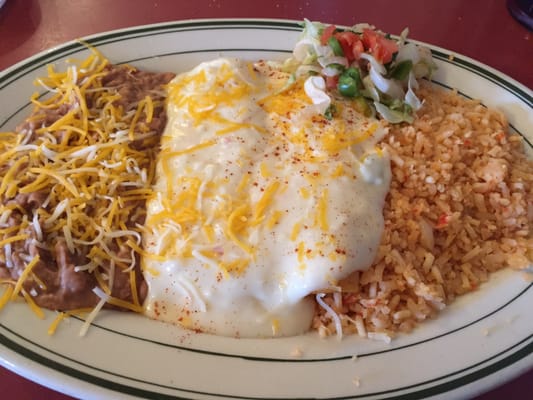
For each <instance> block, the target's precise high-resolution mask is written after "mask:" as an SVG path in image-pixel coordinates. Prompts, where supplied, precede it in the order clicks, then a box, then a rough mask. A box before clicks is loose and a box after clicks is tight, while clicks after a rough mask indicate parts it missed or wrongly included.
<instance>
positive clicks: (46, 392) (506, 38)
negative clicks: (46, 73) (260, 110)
mask: <svg viewBox="0 0 533 400" xmlns="http://www.w3.org/2000/svg"><path fill="white" fill-rule="evenodd" d="M0 3H2V1H0ZM191 18H288V19H296V20H302V19H303V18H308V19H311V20H317V21H322V22H330V23H335V24H338V25H353V24H355V23H357V22H369V23H372V24H374V25H376V26H377V27H379V28H380V29H382V30H384V31H386V32H390V33H394V34H399V33H400V32H401V31H402V30H403V28H404V27H409V29H410V35H409V36H410V38H412V39H417V40H421V41H424V42H427V43H431V44H434V45H437V46H441V47H444V48H446V49H449V50H452V51H454V52H456V53H458V54H463V55H466V56H469V57H472V58H474V59H476V60H478V61H481V62H483V63H485V64H487V65H489V66H491V67H493V68H495V69H497V70H499V71H501V72H503V73H505V74H507V75H509V76H510V77H511V78H513V79H515V80H517V81H518V82H520V83H522V84H524V85H526V86H527V87H529V88H533V33H532V32H530V31H528V30H527V28H525V27H524V26H522V25H520V24H519V23H518V22H517V21H515V20H514V19H513V18H512V17H511V16H510V15H509V13H508V11H507V8H506V2H505V0H469V1H464V0H447V1H436V0H433V1H431V0H430V1H428V0H397V1H390V0H372V1H363V0H328V1H325V0H298V1H296V0H295V1H289V0H286V1H283V0H263V1H242V0H241V1H239V0H181V1H172V0H74V1H66V0H6V3H5V4H4V6H3V7H2V8H1V9H0V70H3V69H5V68H7V67H9V66H11V65H13V64H15V63H16V62H18V61H21V60H23V59H25V58H26V57H29V56H31V55H33V54H35V53H37V52H40V51H42V50H45V49H47V48H49V47H51V46H55V45H58V44H60V43H63V42H65V41H68V40H72V39H76V38H79V37H82V36H85V35H90V34H94V33H99V32H103V31H108V30H112V29H118V28H125V27H130V26H135V25H142V24H149V23H155V22H164V21H175V20H183V19H191ZM0 318H1V315H0ZM0 389H1V395H0V396H1V397H2V398H5V399H18V400H25V399H49V400H66V399H70V397H68V396H66V395H63V394H60V393H58V392H54V391H52V390H50V389H47V388H44V387H42V386H40V385H38V384H35V383H33V382H31V381H28V380H26V379H24V378H21V377H19V376H17V375H15V374H13V373H11V372H9V371H8V370H6V369H4V368H1V367H0ZM504 398H508V399H518V398H520V399H526V398H527V399H529V398H533V370H531V371H529V372H528V373H526V374H524V375H522V376H520V377H518V378H516V379H515V380H513V381H512V382H509V383H507V384H505V385H504V386H501V387H499V388H496V389H494V390H492V391H490V392H488V393H485V394H483V395H481V396H479V397H478V398H477V399H476V400H496V399H504Z"/></svg>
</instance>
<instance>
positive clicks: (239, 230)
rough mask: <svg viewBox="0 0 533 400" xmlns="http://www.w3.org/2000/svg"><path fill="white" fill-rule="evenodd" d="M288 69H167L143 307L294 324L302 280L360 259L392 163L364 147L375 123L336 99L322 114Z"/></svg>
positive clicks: (240, 331)
mask: <svg viewBox="0 0 533 400" xmlns="http://www.w3.org/2000/svg"><path fill="white" fill-rule="evenodd" d="M288 82H289V76H288V75H287V74H285V73H283V72H280V70H279V66H277V65H275V64H269V63H257V64H253V65H252V64H250V63H247V62H244V61H239V60H234V59H226V58H221V59H217V60H214V61H211V62H207V63H203V64H200V65H199V66H197V67H196V68H194V69H193V70H192V71H190V72H187V73H184V74H181V75H179V76H177V77H176V78H175V79H174V80H173V81H172V83H171V85H170V87H169V100H168V106H167V113H168V123H167V127H166V130H165V132H164V135H163V138H162V150H161V154H160V156H159V160H158V164H157V171H156V174H157V180H156V184H155V187H154V190H155V192H156V193H157V196H155V197H154V198H153V199H151V200H150V201H149V202H148V216H147V220H146V223H145V227H146V230H147V234H145V236H144V238H143V245H144V248H145V250H146V252H147V253H148V255H146V256H144V257H143V260H142V263H143V268H144V276H145V278H146V281H147V283H148V287H149V289H148V296H147V299H146V301H145V305H144V308H145V314H146V315H148V316H150V317H151V318H154V319H158V320H162V321H167V322H171V323H175V324H180V325H183V326H185V327H187V328H190V329H194V330H198V331H202V332H207V333H212V334H217V335H225V336H236V337H272V336H288V335H297V334H301V333H303V332H305V331H307V330H308V329H309V328H310V325H311V322H312V319H313V315H314V313H315V306H316V305H315V301H314V299H313V297H312V295H311V294H313V293H318V292H321V291H325V290H336V285H337V283H338V281H339V280H340V279H342V278H344V277H346V276H347V275H349V274H350V273H351V272H353V271H356V270H364V269H367V268H368V267H369V266H370V265H371V264H372V261H373V259H374V257H375V254H376V250H377V248H378V246H379V243H380V239H381V234H382V231H383V224H384V222H383V216H382V209H383V204H384V200H385V196H386V194H387V192H388V189H389V185H390V175H391V173H390V165H389V158H388V156H387V154H386V153H384V152H382V151H381V150H380V149H379V148H378V147H376V144H377V142H378V141H379V140H380V139H381V138H382V137H383V135H384V134H385V129H384V128H383V127H382V126H381V125H380V123H379V122H378V121H377V120H375V119H372V118H366V117H363V116H361V115H360V114H358V113H357V112H355V111H354V110H353V109H352V108H351V107H350V106H349V102H347V101H340V100H339V102H338V105H339V107H338V110H337V114H336V115H335V117H334V118H333V119H332V120H327V119H326V118H324V117H323V115H322V113H321V111H322V110H321V107H322V106H323V105H321V104H313V101H312V100H313V99H311V98H310V97H309V96H308V94H306V91H305V88H304V86H305V84H304V83H303V82H299V81H297V82H296V83H295V84H293V85H292V86H290V85H288ZM315 86H316V85H315ZM319 98H322V97H320V96H319ZM322 108H323V107H322Z"/></svg>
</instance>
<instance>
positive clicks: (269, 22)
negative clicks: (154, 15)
mask: <svg viewBox="0 0 533 400" xmlns="http://www.w3.org/2000/svg"><path fill="white" fill-rule="evenodd" d="M232 24H236V25H239V26H242V27H248V28H252V29H257V28H258V26H264V27H265V29H269V28H273V27H281V26H283V27H286V28H288V29H285V30H292V31H298V30H299V29H300V28H301V24H302V21H298V20H292V19H273V18H272V19H270V18H216V19H209V18H206V19H189V20H177V21H168V22H160V23H154V24H144V25H137V26H131V27H126V28H120V29H114V30H108V31H104V32H100V33H96V34H91V35H87V36H84V37H82V38H80V39H75V40H70V41H67V42H64V43H61V44H59V45H56V46H53V47H51V48H49V49H46V50H43V51H41V52H39V53H37V54H34V55H32V56H30V57H28V58H25V59H23V60H21V61H19V62H17V63H15V64H13V65H11V66H10V67H8V68H6V69H4V70H3V71H0V91H1V90H2V89H3V88H4V87H5V86H7V85H9V84H10V83H11V82H13V81H16V80H17V79H19V77H18V74H19V73H21V72H26V73H29V72H31V71H30V70H27V69H28V67H30V66H31V65H33V64H34V63H36V62H37V63H39V62H40V65H39V66H42V65H46V64H48V63H51V62H55V61H57V60H58V59H61V58H64V57H65V56H67V55H68V54H67V55H66V54H64V53H65V52H67V51H70V50H73V51H74V50H79V49H81V48H84V47H85V46H84V45H83V44H81V43H80V40H82V41H85V42H87V43H89V44H94V45H96V46H98V45H102V44H106V43H109V42H106V39H111V38H114V37H117V38H120V37H122V38H123V39H126V38H135V37H129V36H130V35H132V34H134V33H136V32H148V31H157V30H161V31H162V32H161V33H167V34H168V33H170V32H171V31H170V30H169V28H171V27H173V26H175V27H177V28H185V27H187V26H196V27H199V26H210V25H215V26H225V27H232V26H231V25H232ZM289 28H290V29H289ZM204 29H205V28H204ZM177 30H182V29H177ZM200 30H202V29H200ZM409 41H411V42H414V43H417V44H423V45H424V46H427V47H429V48H430V49H431V50H432V52H433V53H435V52H438V53H439V54H440V55H441V56H442V57H443V58H439V59H441V60H443V61H445V60H444V58H445V57H450V56H451V57H453V61H454V62H458V61H459V62H464V63H465V65H466V66H469V67H471V68H474V69H476V70H481V71H482V72H487V73H489V76H490V77H492V78H494V79H495V80H496V81H498V82H500V83H501V84H505V85H504V88H505V89H507V90H509V86H511V87H512V90H509V91H510V92H511V93H512V94H513V95H516V93H517V92H518V93H521V95H522V96H523V98H522V100H523V101H524V102H525V104H526V105H528V106H529V108H533V91H532V90H531V89H529V88H528V87H527V86H525V85H524V84H522V83H521V82H518V81H517V80H515V79H514V78H512V77H510V76H508V75H507V74H505V73H502V72H500V71H498V70H496V69H495V68H493V67H491V66H489V65H486V64H484V63H481V62H479V61H477V60H475V59H472V58H470V57H468V56H465V55H462V54H459V53H456V52H454V51H451V50H447V49H445V48H442V47H439V46H435V45H431V44H428V43H425V42H422V41H418V40H411V39H410V40H409ZM50 57H55V58H53V59H51V58H50ZM35 68H38V67H35ZM465 69H467V68H465ZM470 72H472V71H470ZM482 76H483V77H484V78H486V79H488V80H491V79H489V77H487V74H482ZM12 77H13V81H11V80H10V78H12ZM6 81H8V82H7V83H5V82H6ZM491 81H492V80H491ZM493 82H494V81H493ZM4 83H5V84H4ZM3 124H5V121H4V122H3V123H2V125H3ZM0 337H4V336H3V335H2V334H0ZM532 337H533V335H530V336H529V337H528V338H526V339H524V341H526V340H530V339H531V338H532ZM4 338H5V337H4ZM8 340H9V339H8ZM524 348H525V349H527V350H525V355H524V356H523V357H521V359H527V358H531V361H533V342H531V343H529V344H527V345H526V346H525V347H524ZM35 354H37V355H39V354H38V353H35ZM513 354H514V353H512V354H511V355H510V356H509V357H511V356H513ZM17 356H20V357H22V358H24V356H21V355H20V353H18V352H17ZM509 357H506V358H505V359H507V358H509ZM511 358H512V357H511ZM24 359H25V358H24ZM26 360H27V359H26ZM4 361H5V360H4V359H3V357H0V362H2V365H3V366H4V367H6V368H7V369H11V368H10V365H9V363H7V364H6V363H4ZM30 361H32V362H34V360H33V359H30ZM51 361H52V362H53V360H51ZM501 361H503V360H501ZM499 362H500V361H499ZM499 362H498V363H499ZM37 365H38V366H39V367H41V368H44V369H45V370H47V371H49V370H50V369H51V367H48V366H44V365H42V364H40V363H39V364H37ZM510 365H513V363H512V362H511V363H509V364H507V365H505V366H503V368H507V367H508V366H510ZM531 365H533V363H530V365H529V367H525V368H523V369H521V370H519V371H516V373H515V374H513V376H517V375H519V374H520V373H521V372H523V371H524V370H525V369H527V368H530V367H531ZM63 367H65V366H63ZM67 368H68V367H67ZM12 370H13V371H14V372H16V373H19V374H21V375H23V376H26V377H28V376H29V379H32V377H31V376H30V374H28V375H25V374H23V373H21V372H20V371H18V370H16V366H15V368H13V369H12ZM52 370H53V371H54V372H56V373H59V374H61V375H62V376H65V375H63V373H62V372H59V371H58V370H57V369H52ZM78 372H79V371H78ZM81 373H82V374H83V372H81ZM489 375H490V374H489ZM66 376H67V377H68V378H69V379H73V380H74V381H76V382H77V383H78V384H79V382H82V383H87V382H88V381H85V380H82V379H79V378H76V377H73V376H72V375H66ZM93 378H97V379H102V378H98V377H93ZM32 380H35V381H36V382H38V383H40V384H45V385H46V386H48V387H51V388H55V389H56V390H60V389H63V387H64V384H65V382H64V381H61V382H60V384H56V385H55V386H54V385H49V384H48V382H47V383H42V381H41V380H39V379H32ZM103 380H104V381H105V379H103ZM76 382H73V384H74V383H76ZM471 382H476V380H474V381H471ZM90 385H91V386H92V385H93V384H90ZM494 385H497V383H495V384H494ZM127 387H128V388H131V387H130V386H127ZM458 387H464V386H462V385H460V386H458ZM73 388H74V386H73ZM98 388H99V389H102V388H104V389H105V390H108V389H106V388H105V387H98ZM484 388H488V386H485V387H484ZM134 389H136V390H139V389H138V388H134ZM140 390H142V389H140ZM454 390H455V389H454ZM71 393H73V394H74V395H77V394H80V392H78V391H76V390H75V388H74V390H73V391H72V392H71ZM111 393H114V394H116V393H117V392H116V391H115V390H112V391H111V392H110V394H111ZM120 393H125V392H120ZM414 393H416V392H410V393H408V395H412V394H414ZM445 393H449V392H445ZM83 394H87V392H83ZM149 394H157V395H158V396H164V395H162V394H161V393H149ZM207 395H211V396H213V394H210V393H207ZM215 396H216V395H215ZM222 397H224V398H227V397H230V398H240V397H239V396H237V397H235V396H226V395H223V396H222ZM164 398H166V397H164ZM168 398H173V399H175V398H179V397H176V396H170V397H168ZM395 398H398V397H395Z"/></svg>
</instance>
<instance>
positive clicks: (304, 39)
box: [284, 19, 436, 123]
mask: <svg viewBox="0 0 533 400" xmlns="http://www.w3.org/2000/svg"><path fill="white" fill-rule="evenodd" d="M408 33H409V30H408V29H404V30H403V31H402V33H401V34H400V36H399V37H398V38H396V39H394V38H392V37H390V36H389V35H385V34H383V33H382V32H380V31H378V30H376V29H375V28H374V27H373V26H371V25H368V24H357V25H354V26H353V27H352V28H349V29H341V28H337V27H335V26H326V25H323V24H321V23H319V22H311V21H309V20H307V19H306V20H304V24H303V32H302V35H301V38H300V40H299V41H298V42H297V43H296V45H295V47H294V50H293V56H292V58H290V59H289V60H288V61H286V62H285V64H284V68H285V69H287V70H288V71H290V72H293V73H294V74H295V76H297V77H300V76H308V79H311V78H313V81H312V82H313V84H311V81H310V83H309V85H311V86H313V89H314V90H313V94H314V96H315V97H316V96H317V95H319V97H320V100H319V101H318V102H317V99H314V101H313V102H314V104H317V103H320V105H321V107H319V109H320V110H323V111H324V113H327V115H325V116H326V118H328V119H330V118H333V116H334V113H332V112H331V111H332V110H333V109H334V108H333V107H332V106H334V100H335V98H343V97H344V98H351V99H357V101H358V104H359V106H360V105H361V102H363V103H365V107H363V109H365V110H366V109H370V110H371V111H370V114H375V113H377V114H378V115H379V116H380V117H381V118H384V119H385V120H387V121H389V122H391V123H400V122H412V121H413V118H414V113H415V112H416V111H417V110H419V109H420V107H422V104H423V102H422V101H421V100H420V99H419V98H418V97H417V96H416V93H415V90H416V89H417V88H418V82H417V79H421V78H430V77H431V75H432V73H433V72H434V71H435V70H436V64H435V62H434V61H433V58H432V56H431V51H430V50H429V49H428V48H425V47H423V46H419V45H417V44H414V43H411V42H407V35H408ZM317 76H319V77H322V78H323V79H324V81H320V85H319V86H320V89H319V91H320V93H317V89H318V88H317V87H316V83H317V82H318V80H317V79H316V78H317ZM322 82H325V88H324V89H322ZM308 87H310V86H308ZM325 96H326V97H329V98H331V101H330V102H328V101H327V99H326V97H325ZM326 105H327V107H326Z"/></svg>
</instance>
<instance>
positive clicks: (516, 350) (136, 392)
mask: <svg viewBox="0 0 533 400" xmlns="http://www.w3.org/2000/svg"><path fill="white" fill-rule="evenodd" d="M0 326H1V327H3V326H2V325H1V324H0ZM3 328H4V329H5V330H7V331H9V333H10V334H11V335H14V336H18V337H20V336H19V335H18V334H16V333H15V332H13V331H11V330H10V329H8V328H5V327H3ZM21 338H22V337H21ZM23 339H24V338H23ZM24 340H26V342H27V343H30V344H32V345H34V346H36V347H38V348H40V349H42V350H44V351H47V352H49V353H51V354H54V355H56V356H60V357H63V358H65V359H68V360H70V361H74V362H77V363H78V364H80V365H83V366H84V367H87V368H91V369H93V370H95V371H97V372H101V373H103V374H107V375H111V376H114V377H117V378H123V379H128V380H130V381H132V382H136V383H139V384H142V385H151V386H155V387H159V388H161V389H162V390H174V391H180V392H184V393H190V394H197V395H206V396H213V397H219V398H232V399H257V400H267V399H268V400H270V399H274V398H270V397H262V396H250V395H244V394H243V395H232V394H221V393H211V392H206V391H198V390H191V389H185V388H179V387H172V386H169V385H161V384H155V383H153V382H148V381H144V380H141V379H136V378H131V377H127V376H124V375H121V374H116V373H112V372H109V371H106V370H103V369H100V368H94V367H91V366H89V365H87V364H83V363H81V362H78V361H76V360H73V359H69V358H67V357H65V356H63V355H61V354H58V353H56V352H53V351H51V350H48V349H46V348H45V347H43V346H41V345H39V344H36V343H34V342H32V341H30V340H27V339H24ZM0 342H1V343H3V344H4V345H5V346H6V347H8V348H10V349H11V350H13V351H15V352H16V353H18V354H20V355H22V356H24V357H26V358H28V359H30V360H33V361H35V362H37V363H39V364H40V365H43V366H46V367H48V368H51V369H53V370H55V371H57V372H60V373H62V374H65V375H68V376H70V377H72V378H75V379H79V380H82V381H84V382H87V383H90V384H93V385H96V386H98V387H102V388H106V389H109V390H112V391H115V392H120V393H124V394H128V395H133V396H141V397H147V398H158V399H181V398H182V397H179V396H178V395H168V394H166V393H161V392H155V391H152V390H147V389H142V388H140V387H136V386H131V385H127V384H122V383H118V382H115V381H110V380H108V379H105V378H103V377H100V376H95V375H92V374H90V373H86V372H82V371H80V370H77V369H75V368H71V367H68V366H66V365H64V364H61V363H59V362H57V361H55V360H52V359H50V358H47V357H46V356H44V355H43V354H40V353H36V352H34V351H32V350H29V349H27V348H26V347H24V346H23V345H21V344H20V343H17V342H15V341H12V340H11V339H9V338H7V337H6V336H5V335H3V334H0ZM508 353H509V354H508ZM531 354H533V334H530V335H529V336H527V337H525V338H523V339H522V340H520V341H519V342H518V343H515V344H513V345H511V346H509V347H507V348H506V349H504V350H502V351H500V352H498V353H497V354H494V355H492V356H490V357H488V358H486V359H484V360H482V361H479V362H477V363H475V364H472V365H470V366H468V367H465V368H462V369H460V370H458V371H455V372H452V373H448V374H445V375H442V376H439V377H436V378H432V379H428V380H426V381H422V382H419V383H416V384H412V385H407V386H405V387H399V388H395V389H388V390H382V391H379V392H372V393H366V394H360V395H357V394H355V395H346V396H333V397H329V398H330V399H335V400H344V399H364V398H368V397H373V396H378V395H379V396H387V397H381V399H383V400H386V399H390V400H392V399H395V400H415V399H422V398H425V397H428V396H435V395H438V394H442V393H446V392H449V391H451V390H454V389H457V388H460V387H462V386H465V385H467V384H469V383H473V382H475V381H477V380H479V379H482V378H485V377H487V376H489V375H491V374H493V373H496V372H498V371H500V370H502V369H503V368H506V367H508V366H510V365H512V364H515V363H516V362H518V361H520V360H522V359H524V358H525V357H528V356H530V355H531ZM501 357H503V358H501ZM489 362H490V363H489ZM487 363H489V364H488V365H484V364H487ZM477 368H479V369H477ZM469 371H471V372H469ZM448 378H453V379H451V380H449V381H447V380H446V379H448ZM443 380H444V382H441V381H443ZM432 384H434V385H433V386H430V387H425V388H420V387H421V386H427V385H432ZM410 389H416V390H413V391H411V392H408V393H398V392H404V391H406V390H410ZM395 393H398V394H395ZM286 398H287V399H291V400H300V399H302V400H303V399H310V397H286ZM276 399H278V400H279V398H278V397H276Z"/></svg>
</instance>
